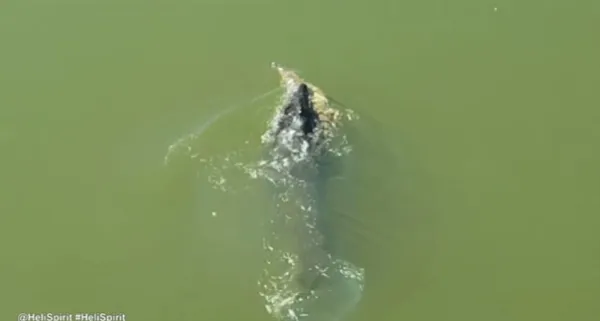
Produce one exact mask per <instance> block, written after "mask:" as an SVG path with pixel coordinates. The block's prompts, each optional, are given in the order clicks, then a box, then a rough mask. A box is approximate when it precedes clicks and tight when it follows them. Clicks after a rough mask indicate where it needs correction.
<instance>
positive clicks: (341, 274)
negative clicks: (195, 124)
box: [165, 81, 365, 321]
mask: <svg viewBox="0 0 600 321" xmlns="http://www.w3.org/2000/svg"><path fill="white" fill-rule="evenodd" d="M293 85H294V83H293V82H292V81H289V82H286V83H285V84H284V85H283V87H284V88H283V89H284V93H283V94H282V96H281V100H280V103H279V104H277V106H275V113H274V116H273V117H272V118H271V119H270V120H269V121H268V122H267V131H266V132H265V133H264V134H263V135H262V136H261V137H260V144H259V145H260V146H261V147H260V148H261V149H263V150H265V151H266V153H263V156H264V157H263V158H262V159H258V160H255V161H248V158H249V157H248V154H249V153H250V152H251V151H250V149H251V148H252V147H251V146H248V145H249V144H247V141H248V140H252V139H253V138H252V137H243V138H242V141H246V146H248V148H246V149H244V148H242V149H237V150H231V151H228V152H227V153H225V154H223V155H203V154H202V151H201V150H196V149H195V148H194V147H193V146H194V141H196V140H197V139H199V137H200V136H201V135H202V134H203V133H204V132H205V130H206V129H207V128H208V127H209V126H211V125H213V124H214V123H216V122H217V121H219V119H221V117H222V116H224V115H225V114H227V113H231V112H233V111H235V110H236V109H239V108H230V109H227V110H224V111H223V112H221V113H220V114H218V115H216V116H214V117H213V118H211V119H209V120H208V121H207V122H206V123H205V124H204V125H203V126H201V128H200V130H198V131H197V132H195V133H193V134H191V135H189V136H187V137H184V138H182V139H179V140H178V141H177V142H175V143H174V144H172V145H171V146H170V147H169V150H168V152H167V155H166V156H165V164H167V165H170V164H171V160H172V159H173V158H174V157H176V156H175V155H178V156H184V157H185V158H187V159H188V160H192V161H193V162H194V163H195V164H197V166H198V169H199V171H198V173H201V174H197V175H199V177H198V178H199V179H200V180H201V181H204V183H205V184H209V185H210V186H211V187H212V188H213V189H215V190H218V191H220V192H223V193H228V194H235V193H237V192H240V191H243V190H244V188H245V187H247V186H251V184H241V185H234V184H232V183H231V179H229V177H231V176H235V175H238V174H239V173H240V172H241V173H244V174H245V175H244V177H246V180H247V181H248V182H249V181H255V180H259V181H264V182H266V184H265V185H266V186H268V187H269V189H270V190H271V192H270V193H269V195H270V196H272V197H273V201H272V203H273V214H272V215H269V217H268V218H267V219H266V221H265V222H264V223H265V225H266V229H265V230H266V231H267V232H266V235H265V237H264V238H263V244H262V246H263V249H264V253H265V265H264V270H263V273H262V275H261V276H260V278H259V280H258V286H259V295H260V296H261V297H262V298H263V299H264V302H265V308H266V310H267V312H268V313H269V314H271V315H272V316H274V317H275V318H276V319H278V320H281V321H296V320H306V321H309V320H314V321H317V320H319V321H321V320H322V321H336V320H340V319H341V318H343V316H344V315H346V314H347V313H348V312H349V311H350V310H351V309H352V308H354V307H355V306H356V304H357V303H358V302H359V300H360V299H361V295H362V291H363V288H364V282H365V271H364V269H363V268H361V267H358V266H356V265H355V264H353V263H350V262H348V261H346V260H344V259H343V258H341V257H338V255H337V253H335V252H332V251H328V250H325V248H324V243H325V242H326V239H327V237H328V235H324V233H323V232H322V231H321V230H320V229H319V215H327V212H326V209H324V208H321V207H322V206H321V204H320V202H319V200H318V193H317V190H318V189H317V186H316V185H317V184H320V183H321V182H320V181H319V179H317V178H316V177H315V176H318V175H319V174H318V168H317V167H318V164H317V163H318V162H315V155H320V156H319V157H321V156H322V155H328V156H330V157H338V158H339V157H345V156H346V155H348V154H349V153H351V152H352V146H351V144H350V142H349V141H348V139H347V137H346V136H345V135H344V134H343V127H344V124H343V123H344V122H341V123H340V124H339V126H337V127H335V128H331V129H329V130H330V132H329V135H326V136H324V143H323V144H320V145H319V147H318V149H315V148H314V146H310V145H309V144H308V143H307V142H306V140H302V139H299V135H300V133H299V128H300V125H301V124H300V123H299V120H298V119H295V120H294V122H296V123H292V124H291V125H290V126H289V127H288V128H285V129H284V130H283V131H281V132H279V133H278V134H277V135H276V134H275V131H274V128H275V127H276V126H277V124H278V123H279V121H280V117H281V115H282V113H281V112H280V111H281V108H283V105H284V103H285V102H286V101H287V100H289V97H290V95H291V94H292V91H293V90H292V89H291V87H293ZM272 92H273V91H271V92H270V93H272ZM264 96H265V94H263V95H261V96H259V97H264ZM255 100H257V98H255ZM340 115H341V116H342V119H343V120H345V121H348V122H349V121H353V120H356V119H358V118H359V117H358V115H356V113H355V112H353V111H352V110H349V109H346V110H340ZM255 139H258V137H257V138H255ZM200 169H201V171H200ZM299 169H300V170H299ZM216 213H217V211H214V212H213V214H212V215H213V216H216ZM303 277H306V278H307V279H308V280H316V281H314V282H317V281H318V282H317V283H314V282H313V283H311V284H313V285H314V286H310V287H307V286H306V283H305V282H303V281H302V278H303Z"/></svg>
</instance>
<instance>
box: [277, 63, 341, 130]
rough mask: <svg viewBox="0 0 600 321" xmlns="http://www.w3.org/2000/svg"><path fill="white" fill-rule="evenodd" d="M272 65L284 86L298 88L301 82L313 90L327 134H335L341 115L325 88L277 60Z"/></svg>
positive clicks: (315, 104)
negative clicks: (331, 103)
mask: <svg viewBox="0 0 600 321" xmlns="http://www.w3.org/2000/svg"><path fill="white" fill-rule="evenodd" d="M271 67H273V68H274V69H275V70H277V72H278V73H279V76H280V77H281V86H282V87H283V88H285V89H287V88H297V87H298V86H299V85H300V84H301V83H305V84H306V85H307V86H308V88H309V89H310V90H311V91H312V102H313V105H314V108H315V110H316V111H317V113H318V114H319V120H320V123H321V124H322V125H323V129H324V131H325V135H327V136H331V135H333V133H332V132H331V131H332V130H334V129H335V128H336V127H337V124H339V122H340V120H341V115H340V112H339V111H338V110H336V109H334V108H332V107H331V105H330V103H329V99H328V98H327V95H325V93H324V92H323V90H321V88H319V87H317V86H315V85H313V84H311V83H309V82H307V81H306V80H304V79H302V77H300V76H299V75H298V74H297V73H296V72H294V71H293V70H291V69H288V68H285V67H283V66H281V65H279V64H277V63H275V62H272V63H271Z"/></svg>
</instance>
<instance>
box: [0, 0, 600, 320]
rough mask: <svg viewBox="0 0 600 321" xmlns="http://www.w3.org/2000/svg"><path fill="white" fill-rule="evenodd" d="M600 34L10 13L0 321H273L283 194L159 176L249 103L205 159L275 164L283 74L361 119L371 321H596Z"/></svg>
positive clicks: (336, 194) (552, 21) (384, 14)
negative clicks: (27, 317)
mask: <svg viewBox="0 0 600 321" xmlns="http://www.w3.org/2000/svg"><path fill="white" fill-rule="evenodd" d="M598 30H600V7H599V6H598V4H597V3H595V2H592V1H579V2H569V1H564V0H563V1H529V2H523V1H504V0H498V1H483V2H482V1H470V0H464V1H459V2H456V1H454V2H447V1H426V2H423V1H409V2H401V3H395V4H389V3H387V2H379V3H375V2H368V3H367V2H363V3H360V2H356V1H354V2H344V3H341V2H339V3H337V2H331V3H326V2H322V1H321V2H303V3H292V2H290V3H289V4H287V3H283V2H262V3H260V2H258V1H256V2H255V3H250V2H247V3H245V4H240V3H239V1H238V3H222V4H216V3H211V4H202V3H199V2H198V3H195V2H192V1H171V2H164V1H163V2H156V1H153V2H150V1H146V2H143V1H111V2H107V1H104V2H102V3H100V2H99V1H85V2H80V3H79V4H73V2H65V1H61V2H59V1H45V2H42V1H9V2H4V3H2V4H0V148H1V151H2V157H1V160H0V165H1V166H0V182H1V184H0V237H1V241H2V242H1V244H2V247H1V252H2V259H1V261H0V289H1V290H0V300H1V301H0V318H2V319H3V320H14V319H16V316H17V314H18V313H19V312H32V313H33V312H54V313H58V312H63V311H66V312H77V311H79V312H124V313H126V314H127V318H128V319H127V320H144V321H152V320H157V321H158V320H160V321H163V320H245V321H251V320H270V317H269V316H268V315H267V314H266V312H264V308H263V306H262V302H261V300H260V297H258V295H257V285H256V278H257V275H258V274H259V273H260V271H261V268H262V255H263V254H262V249H261V244H260V240H261V237H262V233H263V232H264V231H263V230H262V226H261V220H262V219H264V214H263V213H262V211H261V209H262V208H264V207H265V206H266V205H268V204H267V198H264V199H263V198H261V195H263V193H264V191H261V190H258V189H253V190H251V191H250V192H246V193H240V194H238V195H233V194H227V193H222V192H219V191H215V190H213V189H212V188H211V187H210V185H209V184H208V183H207V182H206V178H205V177H201V176H200V177H198V176H197V175H196V173H197V170H196V168H195V167H194V166H195V165H192V163H191V162H190V161H180V162H176V163H175V164H174V165H171V166H165V165H164V163H163V158H164V156H165V154H166V153H167V148H168V146H169V145H170V144H172V143H173V142H175V141H176V140H177V139H179V138H180V137H182V136H185V135H187V134H189V133H192V132H195V131H198V130H200V129H201V128H202V126H203V124H205V123H206V122H207V121H208V120H210V118H211V117H213V116H214V115H217V114H219V112H221V111H223V110H225V109H226V108H228V107H230V106H241V105H243V106H244V107H243V108H238V109H236V110H235V111H234V112H232V113H230V114H227V115H225V116H223V117H221V118H219V120H217V121H216V122H215V123H213V124H212V126H209V127H208V129H207V130H206V134H205V135H204V136H202V141H201V142H200V143H198V144H199V145H197V146H198V147H199V148H200V149H201V152H202V153H203V156H207V157H210V156H211V155H221V154H223V153H225V152H227V151H230V150H235V149H236V148H240V147H241V146H245V147H244V148H248V149H249V150H255V151H256V152H258V151H257V149H258V145H257V143H256V141H257V139H258V136H259V135H260V134H261V131H263V130H264V126H265V122H266V120H267V119H266V117H267V116H268V113H265V112H264V110H265V109H264V108H265V106H267V105H268V103H269V99H263V100H261V101H259V102H255V103H253V104H245V103H247V102H249V101H250V100H251V99H252V98H253V97H256V96H257V95H260V94H261V93H265V92H267V91H269V90H271V89H273V88H274V87H275V86H276V85H277V82H278V79H277V77H276V75H275V74H274V73H273V71H272V70H271V69H270V68H269V67H268V64H269V63H270V62H271V61H273V60H275V61H278V62H281V63H284V64H287V65H289V66H291V67H293V68H297V69H299V70H300V71H301V72H302V75H303V76H305V77H306V78H308V79H310V80H311V81H312V82H314V83H315V84H318V85H319V86H321V87H322V88H323V89H325V90H326V91H327V92H328V93H329V94H331V95H332V96H334V97H335V98H337V99H338V100H340V101H342V102H343V103H344V104H345V105H346V106H348V107H349V108H352V109H354V110H356V111H357V112H359V113H360V114H361V115H362V116H363V117H362V118H361V120H360V121H359V122H358V123H357V125H356V126H357V127H356V128H355V132H354V135H353V137H354V138H355V140H354V144H355V146H356V149H355V153H354V154H353V155H354V156H353V158H352V159H351V165H348V167H347V169H350V171H351V173H350V174H348V173H347V174H346V175H351V177H352V179H351V182H352V184H339V186H337V187H335V188H332V192H331V196H330V197H331V198H330V200H329V201H330V202H331V204H330V208H331V211H332V213H338V217H339V219H338V222H339V223H338V224H339V228H338V229H337V230H336V235H337V239H338V240H339V241H338V242H340V243H342V244H343V245H344V248H345V250H346V252H347V253H349V254H350V255H351V256H352V258H353V259H354V260H356V261H359V262H361V264H362V265H363V266H364V267H365V269H366V271H367V286H366V288H365V293H364V296H363V299H362V301H361V302H360V305H359V306H358V307H357V311H356V312H355V313H354V314H353V316H352V317H351V319H352V320H415V321H416V320H424V321H431V320H448V321H450V320H478V321H479V320H485V321H493V320H498V321H506V320H515V321H529V320H544V321H548V320H557V321H558V320H561V321H563V320H564V321H566V320H568V321H580V320H581V321H591V320H598V318H599V317H600V308H598V305H597V301H598V298H599V297H600V236H598V235H599V234H598V232H597V231H598V230H599V227H600V219H599V218H598V213H599V212H600V198H598V192H599V191H600V186H599V181H600V170H599V169H598V167H597V166H598V164H599V163H600V162H599V161H600V152H599V151H598V140H599V139H600V129H598V126H597V124H598V123H599V121H600V112H599V111H598V110H599V109H598V106H600V104H599V102H600V99H598V94H597V91H596V90H597V87H598V84H599V83H600V76H599V74H600V73H599V72H600V63H599V60H598V57H600V45H599V44H598V41H597V31H598ZM246 140H249V141H250V142H249V143H248V144H247V145H246V144H244V142H245V141H246ZM253 148H254V149H253ZM251 155H253V154H252V152H250V153H249V154H247V156H248V157H250V156H251ZM235 179H238V181H236V180H235ZM236 182H237V183H239V184H240V185H239V186H241V185H242V183H243V179H242V178H241V177H237V178H234V182H233V184H234V185H235V184H236ZM212 212H215V214H216V215H214V216H213V215H212Z"/></svg>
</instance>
